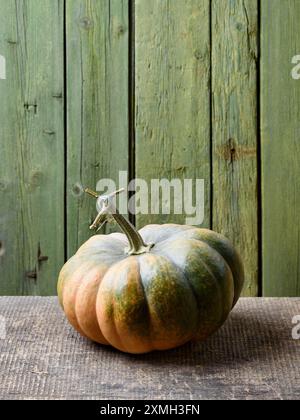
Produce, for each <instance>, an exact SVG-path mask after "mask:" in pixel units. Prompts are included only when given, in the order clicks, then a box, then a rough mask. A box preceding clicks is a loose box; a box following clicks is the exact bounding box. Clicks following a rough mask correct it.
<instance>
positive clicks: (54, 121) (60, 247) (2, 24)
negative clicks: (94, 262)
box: [0, 0, 64, 295]
mask: <svg viewBox="0 0 300 420" xmlns="http://www.w3.org/2000/svg"><path fill="white" fill-rule="evenodd" d="M0 10H1V14H0V28H1V30H0V51H1V54H2V55H3V56H4V57H5V58H6V65H7V69H6V70H7V71H6V76H7V78H6V80H0V97H1V101H2V104H1V107H0V126H1V132H0V156H1V165H0V203H1V213H0V294H7V295H8V294H9V295H15V294H42V295H43V294H54V293H55V290H56V281H57V274H58V270H59V267H60V266H61V264H62V263H63V261H64V189H63V184H64V121H63V110H64V109H63V100H62V93H63V88H64V78H63V74H64V67H63V1H60V0H58V1H53V0H43V2H41V1H39V0H26V1H7V0H0Z"/></svg>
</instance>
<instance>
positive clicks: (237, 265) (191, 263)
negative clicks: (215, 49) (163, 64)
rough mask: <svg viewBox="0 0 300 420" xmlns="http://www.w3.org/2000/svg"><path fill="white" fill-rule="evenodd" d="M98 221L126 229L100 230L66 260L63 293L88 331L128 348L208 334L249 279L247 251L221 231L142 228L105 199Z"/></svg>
mask: <svg viewBox="0 0 300 420" xmlns="http://www.w3.org/2000/svg"><path fill="white" fill-rule="evenodd" d="M98 209H99V210H100V213H99V215H98V217H97V219H96V221H95V223H94V224H93V225H92V227H93V228H94V227H97V226H99V224H101V223H103V221H105V220H107V218H111V217H113V218H114V219H115V220H116V221H117V223H118V224H119V225H120V227H121V228H122V230H123V231H124V233H125V234H124V235H123V234H120V233H113V234H110V235H95V236H93V237H92V238H91V239H89V240H88V241H87V242H86V243H85V244H84V245H83V246H82V247H81V248H80V249H79V250H78V252H77V253H76V255H75V256H74V257H73V258H71V259H70V260H69V261H68V262H67V263H66V265H65V266H64V267H63V269H62V271H61V273H60V276H59V283H58V296H59V299H60V303H61V305H62V307H63V309H64V311H65V313H66V316H67V318H68V320H69V322H70V323H71V324H72V325H73V327H74V328H75V329H76V330H77V331H79V333H81V334H82V335H83V336H85V337H88V338H89V339H91V340H93V341H96V342H98V343H101V344H106V345H111V346H113V347H115V348H117V349H119V350H121V351H123V352H128V353H146V352H150V351H152V350H166V349H171V348H174V347H177V346H180V345H182V344H184V343H187V342H188V341H190V340H204V339H206V338H207V337H209V336H210V335H211V334H213V333H214V332H215V331H216V330H217V329H218V328H220V327H221V326H222V324H223V323H224V322H225V320H226V319H227V317H228V315H229V313H230V311H231V309H232V308H233V306H234V305H235V304H236V302H237V300H238V298H239V296H240V293H241V290H242V287H243V282H244V270H243V265H242V262H241V260H240V257H239V255H238V254H237V252H236V251H235V249H234V248H233V246H232V245H231V244H230V242H229V241H228V240H227V239H226V238H225V237H223V236H222V235H219V234H217V233H215V232H213V231H210V230H207V229H198V228H195V227H191V226H181V225H149V226H146V227H144V228H143V229H141V230H140V231H139V232H137V231H136V229H135V228H134V227H133V226H132V225H131V224H130V223H129V222H128V221H127V220H126V219H125V218H124V217H123V216H121V215H120V214H119V213H118V211H117V209H116V208H115V207H114V205H113V201H112V196H106V197H100V198H99V199H98Z"/></svg>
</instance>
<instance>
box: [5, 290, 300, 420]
mask: <svg viewBox="0 0 300 420" xmlns="http://www.w3.org/2000/svg"><path fill="white" fill-rule="evenodd" d="M299 307H300V299H299V298H298V299H297V298H296V299H261V298H257V299H255V298H246V299H241V300H240V301H239V303H238V305H237V307H236V308H235V309H234V311H233V312H232V314H231V316H230V318H229V320H228V321H227V322H226V324H225V325H224V327H223V328H222V329H221V330H220V331H218V332H217V333H216V334H215V335H214V336H213V337H211V338H210V339H209V340H207V341H206V342H204V343H199V342H193V343H189V344H187V345H185V346H183V347H180V348H178V349H176V350H172V351H163V352H154V353H150V354H141V355H139V356H129V355H125V354H124V353H121V352H118V351H116V350H113V349H111V348H109V347H106V346H100V345H95V344H93V343H92V342H90V341H88V340H87V339H85V338H83V337H80V336H79V334H77V333H76V332H75V331H73V328H72V327H71V326H70V325H69V323H68V322H67V321H66V319H65V317H64V315H63V313H62V311H61V308H60V307H59V304H58V301H57V298H39V297H35V298H33V297H26V298H24V297H18V298H0V314H1V316H2V317H3V319H4V317H5V318H6V327H7V334H8V336H7V339H6V340H4V339H3V340H1V339H0V360H1V363H0V375H1V381H0V399H1V400H6V399H15V400H19V399H22V400H23V399H26V400H27V399H30V400H32V399H34V400H40V399H41V400H45V399H47V400H48V399H49V400H57V399H59V400H60V399H61V400H78V399H79V400H82V399H83V400H86V399H88V400H90V399H92V400H97V404H98V407H99V408H98V410H100V408H101V406H102V407H103V406H105V405H106V404H105V403H103V402H101V401H99V400H107V404H108V403H111V401H110V400H116V399H124V400H125V399H126V400H127V403H125V404H123V403H122V405H124V406H125V405H126V406H128V404H130V403H131V404H133V405H134V406H135V408H137V407H136V402H135V401H130V400H140V401H141V404H144V403H145V400H146V401H152V400H162V403H164V400H170V399H171V400H175V401H176V400H195V401H194V404H195V406H196V407H197V406H199V404H200V405H201V403H199V402H198V401H199V400H207V399H209V400H239V399H242V400H252V399H255V400H280V399H284V400H285V399H288V400H295V399H296V400H299V399H300V364H299V344H300V343H299V340H298V341H297V340H292V337H291V331H292V328H293V329H294V335H295V337H296V336H297V335H298V334H299V326H297V322H298V324H299V321H297V320H296V319H295V321H296V323H295V324H294V325H293V324H292V322H291V320H292V319H293V318H294V317H295V315H296V314H297V313H299ZM41 314H43V316H41ZM0 331H1V330H0ZM0 334H1V333H0ZM41 349H42V350H41ZM275 372H276V374H275ZM191 403H192V402H191ZM74 406H75V405H74ZM141 408H143V407H141ZM201 409H202V405H201ZM173 410H174V408H173ZM178 412H179V411H178ZM135 413H137V411H135ZM173 413H174V411H173ZM137 414H138V413H137ZM122 417H125V418H126V416H124V415H123V416H122ZM128 417H129V416H128ZM100 418H101V416H100ZM132 418H137V416H132ZM179 418H180V417H179ZM194 418H196V417H194Z"/></svg>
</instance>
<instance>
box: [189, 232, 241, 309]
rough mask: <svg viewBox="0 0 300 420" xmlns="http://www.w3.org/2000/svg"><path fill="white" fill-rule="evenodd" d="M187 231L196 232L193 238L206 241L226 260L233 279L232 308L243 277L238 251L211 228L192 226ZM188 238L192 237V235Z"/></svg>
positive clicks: (238, 295) (237, 296)
mask: <svg viewBox="0 0 300 420" xmlns="http://www.w3.org/2000/svg"><path fill="white" fill-rule="evenodd" d="M184 233H187V232H184ZM188 233H190V234H196V236H197V237H196V238H193V239H196V240H200V241H201V242H204V243H206V244H207V245H209V246H210V247H211V248H213V249H214V250H215V251H216V252H217V253H218V254H220V255H221V256H222V257H223V258H224V260H225V261H226V263H227V265H228V266H229V268H230V270H231V273H232V276H233V281H234V300H233V306H232V308H234V306H235V304H236V303H237V301H238V299H239V297H240V294H241V292H242V289H243V285H244V278H245V273H244V268H243V263H242V260H241V257H240V255H239V253H238V252H237V251H236V249H235V248H234V247H233V245H232V244H231V243H230V241H229V240H228V239H227V238H226V237H225V236H224V235H221V234H219V233H217V232H214V231H212V230H209V229H200V228H193V229H191V230H190V231H189V232H188ZM190 239H192V237H191V238H190Z"/></svg>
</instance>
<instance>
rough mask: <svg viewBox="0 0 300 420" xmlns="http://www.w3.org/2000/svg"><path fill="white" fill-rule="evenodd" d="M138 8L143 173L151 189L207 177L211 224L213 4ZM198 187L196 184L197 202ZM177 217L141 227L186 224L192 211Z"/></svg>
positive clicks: (139, 163) (160, 2)
mask: <svg viewBox="0 0 300 420" xmlns="http://www.w3.org/2000/svg"><path fill="white" fill-rule="evenodd" d="M135 3H136V5H135V22H136V24H135V27H136V33H135V46H136V51H135V56H136V63H135V66H136V112H135V115H136V175H137V177H138V178H142V179H144V180H145V181H147V183H148V186H149V188H150V182H151V180H153V179H164V178H165V179H168V180H172V179H179V180H183V179H193V180H196V179H204V180H205V218H204V223H203V224H202V226H209V225H210V163H211V160H210V83H209V82H210V18H209V16H210V2H209V0H186V1H184V2H182V0H171V1H170V0H153V1H149V0H137V1H136V2H135ZM183 3H184V4H183ZM195 190H196V187H195V183H194V186H193V193H194V198H195V197H196V196H195ZM177 196H178V194H177ZM149 197H150V192H149ZM152 198H153V195H152ZM185 198H186V199H187V197H185ZM145 199H147V197H143V199H142V200H141V201H142V204H143V205H144V204H145ZM160 199H162V196H160ZM185 202H186V201H185ZM137 204H138V207H137V211H138V210H139V206H140V203H137ZM152 204H156V203H155V200H154V198H153V199H152ZM148 211H149V212H150V211H151V200H150V202H149V206H148ZM170 212H171V215H168V214H162V211H161V209H160V214H151V215H149V214H147V215H141V214H140V215H138V216H137V224H138V226H142V225H145V224H148V223H169V222H174V223H185V222H186V215H185V214H184V213H183V214H182V212H181V214H178V215H174V206H173V205H171V207H170ZM172 213H173V214H172ZM200 224H201V223H200Z"/></svg>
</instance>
